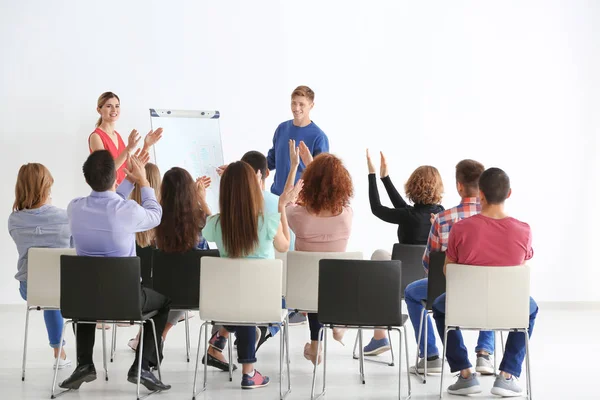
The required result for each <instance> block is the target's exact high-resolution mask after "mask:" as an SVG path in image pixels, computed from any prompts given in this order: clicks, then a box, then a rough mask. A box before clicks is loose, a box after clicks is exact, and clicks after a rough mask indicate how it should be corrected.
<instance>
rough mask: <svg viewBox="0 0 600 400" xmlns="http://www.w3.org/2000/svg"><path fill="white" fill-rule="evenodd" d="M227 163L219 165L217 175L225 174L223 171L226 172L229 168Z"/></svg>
mask: <svg viewBox="0 0 600 400" xmlns="http://www.w3.org/2000/svg"><path fill="white" fill-rule="evenodd" d="M227 165H228V164H225V165H221V166H220V167H217V175H219V176H221V175H223V172H225V170H226V169H227Z"/></svg>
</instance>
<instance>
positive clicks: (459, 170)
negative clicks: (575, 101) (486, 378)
mask: <svg viewBox="0 0 600 400" xmlns="http://www.w3.org/2000/svg"><path fill="white" fill-rule="evenodd" d="M484 169H485V168H484V167H483V165H482V164H481V163H479V162H477V161H474V160H462V161H461V162H459V163H458V164H457V165H456V189H457V191H458V194H459V195H460V197H461V202H460V204H459V205H458V206H456V207H452V208H450V209H448V210H445V211H443V212H441V213H439V214H437V215H436V216H435V217H434V218H433V221H432V224H431V230H430V231H429V238H428V239H427V248H426V249H425V254H423V267H424V268H425V271H428V270H429V254H430V253H431V252H432V251H446V247H447V245H448V236H449V234H450V229H452V225H454V224H455V223H456V222H458V221H460V220H461V219H464V218H468V217H470V216H472V215H475V214H479V212H480V211H481V206H480V204H479V200H478V198H477V196H478V193H479V183H478V182H479V177H480V175H481V174H482V173H483V171H484ZM404 297H405V301H406V306H407V308H408V315H409V317H410V320H411V322H412V324H413V327H414V331H415V337H416V338H417V340H418V339H419V338H418V335H419V326H420V323H421V316H422V312H423V310H424V307H423V305H422V304H421V301H424V300H427V278H425V279H421V280H418V281H416V282H413V283H411V284H410V285H408V286H407V287H406V291H405V294H404ZM423 322H425V323H427V324H428V328H427V355H426V356H425V329H422V330H421V340H420V346H419V358H420V359H419V362H418V363H417V365H416V366H414V367H411V372H413V373H417V372H418V373H419V374H422V373H424V371H425V362H427V372H428V373H429V372H432V373H439V372H441V370H442V362H443V360H441V359H440V357H439V354H440V353H439V351H438V348H437V346H436V344H435V333H434V330H433V325H432V324H431V319H430V318H429V316H428V315H427V316H426V321H423ZM475 351H476V352H477V367H476V370H477V372H479V373H481V374H486V375H487V374H493V373H494V366H493V363H492V361H491V360H490V355H491V354H493V352H494V336H493V333H492V332H487V331H482V332H480V334H479V340H478V342H477V347H476V349H475ZM425 358H427V360H425Z"/></svg>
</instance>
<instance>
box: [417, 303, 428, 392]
mask: <svg viewBox="0 0 600 400" xmlns="http://www.w3.org/2000/svg"><path fill="white" fill-rule="evenodd" d="M423 324H424V325H425V346H424V347H423V350H424V352H423V358H424V361H423V383H427V346H428V345H429V343H427V337H428V336H429V314H425V321H423ZM418 351H419V350H418V349H417V352H418ZM416 367H417V368H418V365H417V366H416ZM417 372H418V371H417Z"/></svg>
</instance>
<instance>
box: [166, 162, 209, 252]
mask: <svg viewBox="0 0 600 400" xmlns="http://www.w3.org/2000/svg"><path fill="white" fill-rule="evenodd" d="M160 204H161V206H162V209H163V213H162V219H161V220H160V225H158V226H157V227H156V247H157V248H158V249H160V250H162V251H164V252H165V253H184V252H186V251H189V250H192V249H193V248H195V247H196V246H197V245H198V240H199V239H200V231H201V229H202V228H204V225H206V213H205V212H204V211H203V210H202V209H201V208H200V205H199V204H198V192H197V189H196V183H195V182H194V179H193V178H192V176H191V175H190V173H189V172H187V171H186V170H185V169H183V168H179V167H173V168H171V169H170V170H168V171H167V172H166V173H165V176H164V177H163V180H162V185H161V187H160Z"/></svg>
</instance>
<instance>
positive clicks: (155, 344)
mask: <svg viewBox="0 0 600 400" xmlns="http://www.w3.org/2000/svg"><path fill="white" fill-rule="evenodd" d="M150 323H151V324H152V334H153V335H154V348H155V349H156V360H157V361H156V369H157V370H158V379H159V380H160V381H161V382H162V374H161V372H160V349H159V348H158V338H157V337H156V324H155V323H154V320H153V319H152V318H150Z"/></svg>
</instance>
